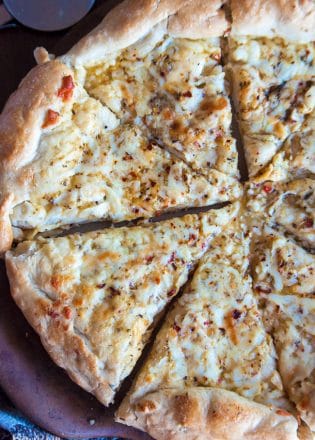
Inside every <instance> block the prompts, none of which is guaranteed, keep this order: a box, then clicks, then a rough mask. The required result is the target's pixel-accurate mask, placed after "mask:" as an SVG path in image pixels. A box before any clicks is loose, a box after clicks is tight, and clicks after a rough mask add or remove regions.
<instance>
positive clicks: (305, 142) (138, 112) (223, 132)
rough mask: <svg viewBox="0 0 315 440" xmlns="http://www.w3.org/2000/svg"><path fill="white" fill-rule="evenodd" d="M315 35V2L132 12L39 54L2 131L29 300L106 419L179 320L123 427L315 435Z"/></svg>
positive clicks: (127, 5)
mask: <svg viewBox="0 0 315 440" xmlns="http://www.w3.org/2000/svg"><path fill="white" fill-rule="evenodd" d="M314 23H315V5H314V1H313V0H303V1H298V0H242V1H241V2H239V1H236V0H211V1H210V0H208V1H206V0H172V1H171V0H159V1H157V0H124V1H123V2H122V3H121V4H119V5H118V6H117V7H116V8H114V9H113V10H112V11H111V12H110V13H109V14H108V15H107V16H106V17H105V18H104V19H103V21H102V22H101V23H100V24H99V25H98V26H97V27H96V28H95V29H94V30H93V31H92V32H91V33H90V34H88V35H87V36H85V37H84V38H82V39H81V40H80V41H79V42H78V43H77V44H76V45H75V46H74V47H73V48H71V49H70V51H69V52H67V53H66V54H64V55H62V56H60V57H57V58H56V57H55V56H54V55H52V54H48V52H47V51H46V50H45V49H44V48H37V49H36V50H35V58H36V61H37V63H38V65H37V66H36V67H35V68H34V69H33V70H31V72H30V73H29V74H28V75H27V76H26V77H25V78H24V79H23V81H22V82H21V84H20V86H19V88H18V89H17V91H16V92H15V93H14V94H13V95H12V96H11V97H10V98H9V100H8V102H7V104H6V105H5V107H4V109H3V112H2V114H1V116H0V254H1V255H5V260H6V266H7V272H8V276H9V280H10V286H11V293H12V296H13V298H14V299H15V301H16V303H17V305H18V306H19V307H20V308H21V310H22V312H23V313H24V315H25V316H26V318H27V320H28V321H29V322H30V324H31V325H32V326H33V327H34V329H35V330H36V331H37V332H38V333H39V335H40V337H41V340H42V342H43V345H44V347H45V348H46V349H47V351H48V352H49V354H50V355H51V357H52V358H53V360H54V361H55V362H56V363H57V364H58V365H60V366H61V367H63V368H64V369H66V370H67V372H68V373H69V375H70V377H71V378H72V379H73V380H74V381H75V382H76V383H78V384H79V385H80V386H81V387H83V388H84V389H85V390H87V391H89V392H91V393H92V394H94V395H95V396H96V397H97V398H98V399H99V400H100V401H101V402H102V403H103V404H104V405H105V406H107V405H109V404H110V403H112V402H113V401H114V400H115V395H116V392H117V391H118V389H119V387H120V385H121V383H122V381H123V380H124V379H125V378H126V377H127V376H129V375H130V373H131V372H132V371H133V370H134V368H135V365H136V362H137V360H138V359H139V357H140V355H141V353H142V351H143V348H144V346H145V345H146V343H147V342H148V341H149V340H150V339H151V334H152V331H153V330H154V329H155V328H156V326H157V325H158V322H160V321H161V322H162V324H161V325H162V327H161V330H160V331H159V332H158V334H157V337H156V339H155V341H154V343H153V345H152V346H151V348H149V355H148V357H147V358H146V359H144V363H143V365H142V367H141V368H140V372H138V376H137V378H136V380H135V381H134V383H133V385H132V387H131V390H130V391H129V393H128V394H127V396H125V398H124V400H123V402H122V404H121V406H120V408H119V410H118V412H117V420H119V421H120V422H122V423H125V424H129V425H132V426H136V427H138V428H139V429H142V430H145V431H147V432H149V433H150V434H151V435H152V436H153V437H154V438H156V439H170V440H171V439H182V438H183V439H191V440H193V439H196V438H202V439H209V440H224V439H226V440H229V439H235V440H240V439H243V438H244V439H255V440H258V439H259V440H260V439H261V440H262V439H267V438H268V439H269V438H272V439H281V440H291V439H292V440H293V439H297V438H300V439H304V440H308V439H309V438H312V433H311V431H315V426H314V411H315V404H314V386H315V381H314V368H313V367H314V330H313V327H314V303H313V301H314V293H315V277H314V274H315V258H314V250H315V226H314V221H315V198H314V182H315V179H314V176H315V132H314V123H315V110H314V108H315V107H314V106H315V26H314ZM232 121H233V124H232ZM243 153H244V156H245V159H246V165H247V170H248V179H247V180H248V181H247V182H246V183H244V182H242V180H246V179H245V177H246V176H245V174H246V173H243V172H242V173H241V172H240V171H239V170H242V168H243V166H242V157H243ZM243 165H244V164H243ZM241 177H242V178H241ZM188 210H189V211H190V212H189V213H187V211H188ZM101 221H107V223H106V228H107V229H106V228H105V225H104V224H102V226H100V225H99V223H96V222H101ZM83 224H88V229H89V230H90V232H84V231H86V229H85V228H84V227H82V225H83ZM73 226H75V227H78V226H79V228H80V229H79V230H80V232H78V233H74V231H73V229H72V227H73ZM100 228H101V229H100ZM104 228H105V229H104ZM182 288H183V289H182ZM175 297H176V298H175ZM170 302H172V305H171V309H170V311H169V312H168V313H167V312H166V308H167V307H166V306H167V305H168V304H169V303H170Z"/></svg>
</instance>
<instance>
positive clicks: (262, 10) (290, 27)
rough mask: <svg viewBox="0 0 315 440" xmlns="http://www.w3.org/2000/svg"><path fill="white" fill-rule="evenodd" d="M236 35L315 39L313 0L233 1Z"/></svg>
mask: <svg viewBox="0 0 315 440" xmlns="http://www.w3.org/2000/svg"><path fill="white" fill-rule="evenodd" d="M231 8H232V17H233V25H232V32H231V34H232V35H233V36H242V35H252V36H254V37H258V36H259V37H261V36H264V37H270V38H273V37H277V36H278V37H282V38H285V39H286V40H291V41H299V42H308V41H313V40H315V27H314V23H315V8H314V2H313V0H303V1H300V0H242V1H241V2H240V1H239V0H231Z"/></svg>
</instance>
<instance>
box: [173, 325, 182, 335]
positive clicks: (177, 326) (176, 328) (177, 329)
mask: <svg viewBox="0 0 315 440" xmlns="http://www.w3.org/2000/svg"><path fill="white" fill-rule="evenodd" d="M173 329H174V330H175V331H176V332H177V333H179V332H180V331H181V328H180V327H179V325H177V324H176V322H174V324H173Z"/></svg>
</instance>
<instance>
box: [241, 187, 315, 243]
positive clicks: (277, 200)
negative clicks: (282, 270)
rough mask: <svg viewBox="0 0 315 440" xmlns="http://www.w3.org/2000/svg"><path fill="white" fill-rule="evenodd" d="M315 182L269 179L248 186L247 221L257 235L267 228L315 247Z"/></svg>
mask: <svg viewBox="0 0 315 440" xmlns="http://www.w3.org/2000/svg"><path fill="white" fill-rule="evenodd" d="M314 189H315V181H314V180H312V179H297V180H292V181H291V182H288V183H275V182H265V183H264V184H259V185H255V184H249V185H248V187H247V209H248V215H247V223H248V226H249V229H250V230H253V231H254V233H255V234H258V235H259V234H261V233H262V230H263V229H264V228H265V227H267V228H269V229H270V228H271V229H273V230H276V231H280V232H281V233H282V234H283V235H289V236H290V237H292V238H293V239H294V240H295V241H296V242H298V243H300V244H302V245H303V246H305V247H306V248H309V249H314V248H315V191H314Z"/></svg>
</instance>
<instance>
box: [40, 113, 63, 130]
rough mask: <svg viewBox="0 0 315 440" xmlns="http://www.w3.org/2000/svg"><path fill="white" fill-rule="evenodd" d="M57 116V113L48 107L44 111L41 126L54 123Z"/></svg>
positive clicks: (44, 126)
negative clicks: (44, 115) (45, 111)
mask: <svg viewBox="0 0 315 440" xmlns="http://www.w3.org/2000/svg"><path fill="white" fill-rule="evenodd" d="M58 118H59V113H58V112H55V111H54V110H51V109H48V110H47V113H46V117H45V120H44V122H43V125H42V128H46V127H49V126H50V125H54V124H56V122H57V121H58Z"/></svg>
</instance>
